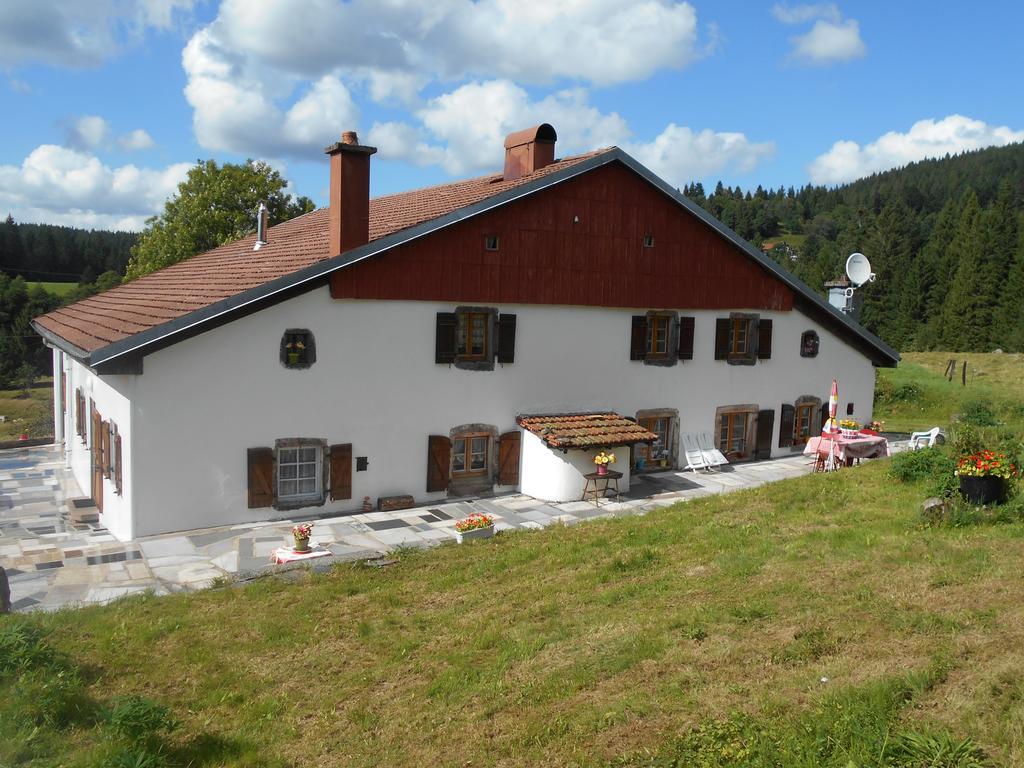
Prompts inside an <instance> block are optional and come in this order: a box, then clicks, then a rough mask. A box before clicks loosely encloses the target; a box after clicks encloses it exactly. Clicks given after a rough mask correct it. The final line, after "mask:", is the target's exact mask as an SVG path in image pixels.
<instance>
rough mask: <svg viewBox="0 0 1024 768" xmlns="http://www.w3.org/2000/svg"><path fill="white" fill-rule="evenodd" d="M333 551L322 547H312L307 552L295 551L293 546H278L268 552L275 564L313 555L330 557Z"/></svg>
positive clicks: (303, 558) (307, 558) (310, 557)
mask: <svg viewBox="0 0 1024 768" xmlns="http://www.w3.org/2000/svg"><path fill="white" fill-rule="evenodd" d="M332 554H334V553H333V552H331V550H329V549H324V548H323V547H313V548H312V549H310V550H309V552H296V551H295V549H294V548H293V547H278V548H277V549H275V550H274V551H273V552H271V553H270V562H272V563H274V564H275V565H284V564H285V563H294V562H296V561H298V560H312V559H313V558H315V557H330V556H331V555H332Z"/></svg>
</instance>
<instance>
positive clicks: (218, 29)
mask: <svg viewBox="0 0 1024 768" xmlns="http://www.w3.org/2000/svg"><path fill="white" fill-rule="evenodd" d="M207 30H211V31H212V33H213V34H214V35H215V36H216V37H217V39H218V40H219V41H220V42H221V43H222V44H223V45H224V46H226V47H227V48H230V49H231V50H234V51H240V52H241V51H244V52H247V53H248V54H250V55H251V56H252V57H254V58H256V59H258V60H260V61H262V62H264V63H265V64H267V65H269V66H273V67H275V68H277V69H279V70H281V71H285V72H290V73H293V74H299V75H303V76H305V77H319V76H322V75H325V74H328V73H330V72H333V71H335V70H336V69H339V68H342V69H356V68H366V67H368V68H371V69H374V70H378V71H385V72H396V71H398V72H420V73H429V74H431V75H432V76H435V77H439V78H443V79H452V78H455V79H458V78H462V77H473V76H485V77H494V76H498V77H510V78H515V79H517V80H520V81H528V82H546V81H549V80H551V79H553V78H560V77H567V78H573V79H581V80H586V81H590V82H593V83H599V84H606V83H618V82H626V81H629V80H635V79H642V78H645V77H648V76H649V75H651V74H652V73H654V72H655V71H657V70H659V69H663V68H666V67H681V66H684V65H685V64H687V63H688V62H689V61H690V60H691V58H692V57H693V54H694V48H695V45H696V41H697V15H696V12H695V11H694V9H693V7H692V6H691V5H690V4H689V3H686V2H676V1H674V0H641V1H640V2H636V3H622V2H621V1H620V0H590V1H589V2H572V3H545V2H537V1H533V2H530V1H527V0H476V1H475V2H474V1H473V0H437V2H432V3H424V2H421V1H420V0H390V1H389V2H386V3H381V2H378V1H377V0H351V2H347V3H338V2H334V1H333V0H295V2H291V3H288V4H284V3H279V2H274V1H273V0H225V2H224V3H223V5H222V6H221V8H220V10H219V13H218V17H217V19H216V21H215V22H214V23H213V24H212V25H211V26H210V27H207Z"/></svg>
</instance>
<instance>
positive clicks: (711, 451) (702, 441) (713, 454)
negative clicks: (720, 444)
mask: <svg viewBox="0 0 1024 768" xmlns="http://www.w3.org/2000/svg"><path fill="white" fill-rule="evenodd" d="M697 445H698V446H700V450H701V453H703V454H704V460H705V461H706V462H708V464H710V465H711V466H713V467H720V466H722V465H723V464H728V463H729V460H728V459H727V458H725V454H724V453H722V452H721V451H720V450H718V448H717V447H716V446H715V442H714V440H712V439H711V433H710V432H701V433H700V434H698V435H697Z"/></svg>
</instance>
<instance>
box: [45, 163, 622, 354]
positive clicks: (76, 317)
mask: <svg viewBox="0 0 1024 768" xmlns="http://www.w3.org/2000/svg"><path fill="white" fill-rule="evenodd" d="M607 151H609V150H608V149H604V150H597V151H595V152H589V153H587V154H584V155H577V156H574V157H567V158H563V159H562V160H559V161H556V162H555V163H552V164H551V165H548V166H546V167H544V168H541V169H540V170H538V171H534V172H533V173H530V174H527V175H525V176H522V177H520V178H518V179H515V180H512V181H505V180H503V179H502V176H501V174H497V175H495V174H491V175H489V176H480V177H478V178H475V179H466V180H464V181H457V182H454V183H452V184H442V185H439V186H434V187H427V188H424V189H417V190H413V191H411V192H402V193H399V194H395V195H387V196H385V197H378V198H376V199H374V200H371V201H370V240H371V241H373V240H377V239H379V238H381V237H384V236H386V235H391V234H394V233H395V232H399V231H401V230H403V229H407V228H409V227H412V226H416V225H417V224H422V223H424V222H427V221H430V220H432V219H436V218H439V217H441V216H444V215H446V214H449V213H452V212H454V211H457V210H459V209H460V208H465V207H466V206H469V205H473V204H475V203H479V202H481V201H483V200H485V199H487V198H489V197H492V196H494V195H497V194H500V193H502V192H505V191H507V190H510V189H513V188H514V187H518V186H520V185H523V184H527V183H529V182H532V181H534V180H536V179H538V178H542V177H544V176H547V175H549V174H551V173H555V172H557V171H561V170H563V169H565V168H567V167H570V166H573V165H576V164H578V163H580V162H582V161H583V160H586V159H588V158H591V157H593V156H595V155H599V154H602V153H604V152H607ZM328 213H329V212H328V209H326V208H321V209H320V210H316V211H313V212H312V213H307V214H305V215H304V216H299V217H297V218H294V219H292V220H290V221H286V222H284V223H282V224H278V225H277V226H274V227H270V229H269V231H268V235H269V236H268V240H269V243H268V244H267V245H265V246H263V247H262V248H261V249H260V250H258V251H254V250H253V245H254V244H255V242H256V235H255V234H253V235H250V236H249V237H244V238H242V239H241V240H237V241H235V242H233V243H228V244H227V245H222V246H220V247H219V248H214V249H213V250H212V251H207V252H206V253H202V254H199V255H198V256H193V257H192V258H190V259H186V260H185V261H182V262H180V263H178V264H174V265H172V266H170V267H166V268H164V269H161V270H160V271H158V272H154V273H152V274H149V275H146V276H145V277H141V278H139V279H138V280H133V281H131V282H130V283H126V284H124V285H121V286H118V287H116V288H112V289H111V290H109V291H104V292H103V293H101V294H99V295H97V296H92V297H90V298H88V299H83V300H82V301H79V302H76V303H74V304H71V305H69V306H66V307H61V308H60V309H56V310H54V311H53V312H49V313H47V314H45V315H43V316H41V317H39V318H37V319H36V323H37V324H38V325H39V326H40V327H41V328H43V329H45V330H46V331H49V332H50V333H53V334H54V335H56V336H58V337H59V338H61V339H64V340H65V341H67V342H69V343H70V344H72V345H74V346H75V347H78V348H79V349H81V350H84V351H85V352H93V351H95V350H97V349H100V348H101V347H105V346H107V345H108V344H112V343H114V342H117V341H121V340H122V339H125V338H128V337H129V336H132V335H134V334H136V333H140V332H142V331H146V330H149V329H150V328H154V327H157V326H159V325H161V324H163V323H166V322H169V321H171V320H174V319H176V318H179V317H182V316H184V315H187V314H188V313H190V312H194V311H196V310H200V309H203V308H204V307H208V306H210V305H211V304H215V303H216V302H218V301H221V300H223V299H227V298H230V297H231V296H235V295H237V294H239V293H242V292H243V291H246V290H249V289H251V288H256V287H258V286H260V285H264V284H265V283H269V282H271V281H272V280H275V279H277V278H280V277H284V276H286V275H290V274H293V273H295V272H297V271H299V270H300V269H303V268H305V267H309V266H311V265H313V264H316V263H318V262H321V261H324V260H326V259H330V258H332V257H334V256H337V255H338V254H335V253H330V252H329V251H328V232H327V226H328Z"/></svg>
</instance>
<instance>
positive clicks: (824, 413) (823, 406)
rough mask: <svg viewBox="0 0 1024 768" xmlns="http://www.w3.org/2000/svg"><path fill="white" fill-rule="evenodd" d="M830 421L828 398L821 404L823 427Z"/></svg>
mask: <svg viewBox="0 0 1024 768" xmlns="http://www.w3.org/2000/svg"><path fill="white" fill-rule="evenodd" d="M827 423H828V400H826V401H825V402H824V403H822V404H821V429H824V428H825V425H826V424H827Z"/></svg>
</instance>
